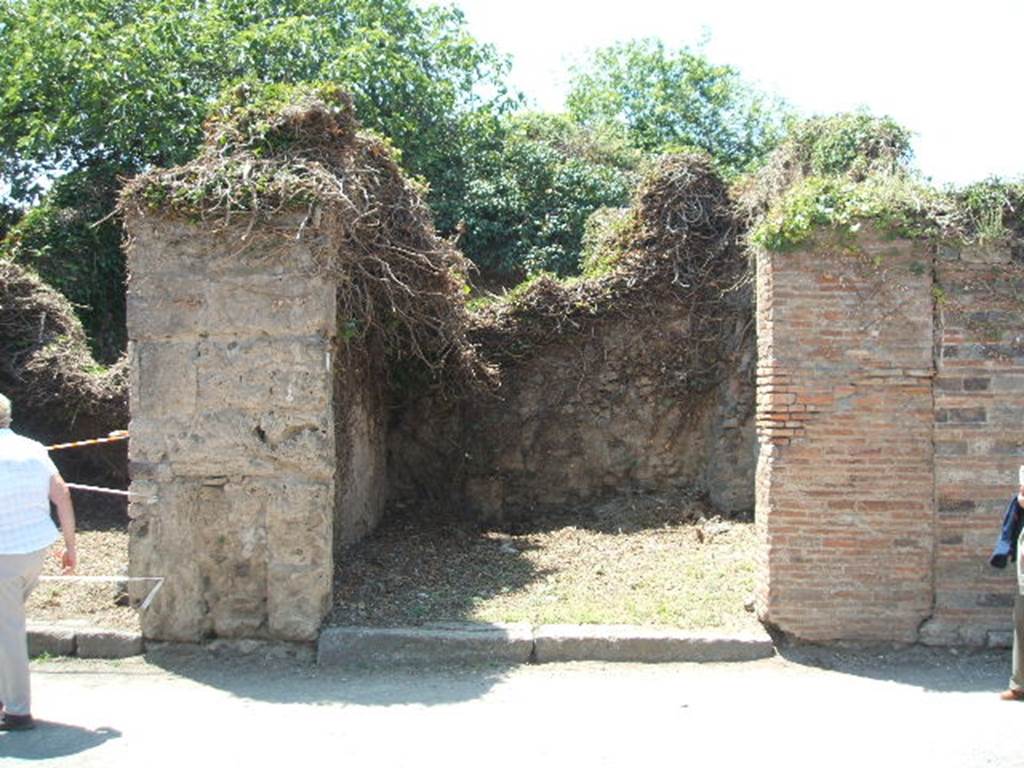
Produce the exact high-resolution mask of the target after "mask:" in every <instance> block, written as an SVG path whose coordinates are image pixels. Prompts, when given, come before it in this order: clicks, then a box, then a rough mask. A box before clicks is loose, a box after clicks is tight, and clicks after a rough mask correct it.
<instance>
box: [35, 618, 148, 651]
mask: <svg viewBox="0 0 1024 768" xmlns="http://www.w3.org/2000/svg"><path fill="white" fill-rule="evenodd" d="M27 634H28V655H29V656H42V655H43V654H47V655H49V656H78V657H79V658H82V659H124V658H127V657H129V656H138V655H139V654H141V653H142V652H143V651H144V650H145V642H144V641H143V639H142V635H141V634H139V633H138V632H126V631H124V630H119V629H100V628H98V627H62V626H53V625H46V624H29V625H28V632H27Z"/></svg>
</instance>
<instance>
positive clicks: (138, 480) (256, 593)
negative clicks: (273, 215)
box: [128, 215, 383, 640]
mask: <svg viewBox="0 0 1024 768" xmlns="http://www.w3.org/2000/svg"><path fill="white" fill-rule="evenodd" d="M298 224H299V222H298V221H281V222H277V223H276V226H277V228H278V229H280V231H284V232H289V233H290V236H289V237H287V238H286V237H282V236H280V235H278V234H275V227H274V226H268V227H267V228H266V229H265V231H262V232H261V231H256V232H253V231H245V230H242V229H235V228H229V229H227V230H220V231H218V230H217V229H216V228H213V227H204V226H200V225H192V224H188V223H185V222H183V221H181V220H179V219H163V218H159V217H156V216H145V217H143V216H141V215H136V216H133V217H131V218H130V220H129V222H128V228H129V232H130V233H131V236H132V242H131V245H130V247H129V270H130V274H131V278H130V283H129V288H128V332H129V339H130V344H129V348H130V356H131V370H132V382H131V393H130V399H131V414H132V418H131V435H132V439H131V447H130V462H131V475H132V485H131V488H132V491H133V492H134V493H136V494H138V495H139V498H138V499H137V500H135V501H133V503H132V505H131V510H130V514H131V517H132V522H131V526H130V555H131V570H132V572H133V573H134V574H137V575H147V576H152V575H158V576H164V577H165V578H166V581H165V584H164V586H163V589H162V590H161V592H160V593H159V595H158V597H157V599H156V601H155V602H154V603H153V605H152V606H151V607H150V608H149V609H148V610H147V611H145V612H144V613H143V614H142V620H143V629H144V631H145V633H146V635H147V636H149V637H153V638H160V639H170V640H197V639H200V638H202V637H206V636H222V637H232V636H246V637H260V636H269V637H276V638H284V639H292V640H308V639H310V638H313V637H315V636H316V634H317V632H318V630H319V625H320V621H321V620H322V618H323V616H324V614H325V612H326V611H327V609H328V608H329V605H330V599H331V583H332V576H333V557H332V542H333V540H334V535H335V531H338V532H339V533H338V536H339V538H341V539H345V538H347V537H349V536H351V535H353V532H354V531H357V530H360V529H362V528H365V527H366V526H367V525H370V524H371V523H372V521H373V519H374V517H375V515H376V514H377V505H378V504H379V499H378V498H377V497H378V496H379V495H380V493H379V490H378V489H379V487H380V484H381V483H382V482H383V480H382V478H383V466H382V463H378V461H379V459H377V458H375V457H376V456H378V455H379V454H380V452H381V449H378V448H375V447H374V445H373V444H372V443H373V441H374V440H375V439H376V438H377V434H378V433H377V432H375V430H374V427H373V424H375V423H377V422H379V421H381V420H382V418H383V417H382V414H381V413H380V411H381V410H382V409H381V406H380V403H379V402H378V401H377V400H376V399H375V396H374V395H373V394H372V393H370V392H367V391H364V385H365V383H366V379H367V376H366V374H365V373H361V372H360V371H359V370H358V369H357V368H355V367H348V364H347V362H346V361H345V360H344V359H339V358H342V357H343V356H341V355H338V354H337V350H336V338H335V328H336V324H337V318H336V307H335V305H336V300H335V299H336V296H335V294H336V290H335V287H334V285H333V283H331V282H329V281H327V280H324V279H320V278H317V277H313V276H312V273H313V270H312V266H313V258H314V257H313V252H312V246H313V245H314V244H315V245H316V246H318V247H324V243H323V242H314V236H313V235H310V236H308V237H305V238H302V239H296V238H295V236H294V233H295V232H297V231H299V228H298ZM316 237H324V235H323V234H318V235H316ZM339 382H340V383H339ZM336 421H337V424H336ZM381 445H383V441H381ZM339 446H343V447H344V451H342V450H341V449H340V448H339ZM340 453H344V455H343V456H340V457H339V454H340ZM339 461H340V465H339ZM356 465H358V471H352V470H353V469H354V468H355V466H356ZM363 473H365V475H364V479H363V481H362V482H363V485H362V486H361V487H360V488H353V487H351V486H350V485H346V483H348V482H349V479H350V477H351V476H352V475H353V474H356V475H359V474H363ZM336 484H340V486H344V487H343V488H342V490H338V488H339V485H336ZM145 497H151V498H152V499H153V502H152V503H146V502H145V501H144V500H143V499H144V498H145ZM339 501H340V502H342V504H343V505H345V506H338V507H337V510H336V505H337V504H338V502H339ZM336 514H337V515H338V516H339V517H340V519H339V520H337V521H336V520H335V515H336Z"/></svg>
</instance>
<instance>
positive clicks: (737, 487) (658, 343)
mask: <svg viewBox="0 0 1024 768" xmlns="http://www.w3.org/2000/svg"><path fill="white" fill-rule="evenodd" d="M745 298H747V299H748V300H749V295H747V296H746V297H745ZM747 306H749V304H748V305H747ZM687 312H688V310H687V307H686V306H685V305H682V304H679V303H675V304H673V303H672V302H666V303H664V304H660V305H658V306H657V307H656V308H654V309H653V310H650V311H648V312H645V313H643V314H641V315H635V316H622V315H618V314H614V315H610V316H608V317H605V318H603V319H601V320H600V321H598V322H594V323H591V324H589V325H588V326H587V327H586V328H585V330H584V332H581V333H578V334H571V335H567V336H565V337H564V338H562V339H560V340H558V341H556V342H553V343H550V344H548V345H545V346H543V347H541V348H539V349H535V350H531V352H530V353H529V354H528V355H526V356H525V357H524V359H521V360H519V361H517V362H516V363H515V364H512V365H508V366H507V367H506V369H505V370H504V371H503V375H502V381H503V384H502V387H501V389H500V390H499V391H498V392H497V393H496V394H493V393H484V394H477V395H475V396H471V397H469V398H467V399H465V400H464V401H463V402H461V403H459V404H445V403H443V402H439V401H438V400H437V399H430V400H426V401H422V402H420V403H418V404H416V405H415V406H414V407H412V408H410V409H409V410H408V411H407V412H405V413H404V414H403V415H402V416H401V417H400V419H399V421H398V423H397V424H396V427H395V429H394V430H393V432H392V434H391V439H390V451H391V462H390V466H389V473H390V485H391V490H392V492H393V493H394V495H395V496H396V497H398V498H399V499H405V500H409V501H410V502H413V501H415V500H422V499H432V500H433V501H434V502H439V503H440V504H442V505H443V506H449V507H453V508H457V509H459V510H460V511H465V512H466V513H467V514H469V515H471V516H473V517H476V518H480V519H491V520H493V519H500V518H502V517H507V516H513V517H514V516H521V515H524V514H529V513H530V512H534V511H543V510H545V509H552V508H559V507H566V506H572V505H576V504H582V503H586V502H589V501H593V500H596V499H600V498H602V497H608V496H612V495H615V494H620V493H623V492H625V491H636V492H671V491H673V490H676V489H681V488H693V487H697V488H701V489H703V490H705V491H707V492H708V493H709V495H710V497H711V500H712V502H713V503H714V504H715V505H716V506H717V507H718V508H719V509H722V510H723V511H727V512H735V511H748V510H751V509H752V508H753V501H754V500H753V472H754V466H755V463H756V457H757V446H756V436H755V433H754V419H753V417H754V408H753V399H754V398H753V367H754V362H755V349H754V343H753V342H754V339H753V334H752V333H751V327H750V315H749V313H748V312H743V311H737V312H736V314H735V326H734V328H733V335H732V337H731V338H730V339H728V340H727V342H726V343H725V344H723V347H724V351H723V355H725V356H726V357H727V358H728V363H727V364H725V365H724V366H723V367H724V368H725V369H726V370H727V371H728V373H727V375H726V377H725V379H724V380H723V381H722V382H721V383H720V384H718V385H717V386H715V387H713V388H712V389H711V390H709V391H707V392H703V393H699V394H693V393H689V392H686V391H685V389H684V388H682V387H680V386H679V384H680V382H678V381H673V380H671V379H670V374H667V373H666V371H665V370H663V368H662V367H661V366H662V365H663V361H666V360H669V361H670V360H672V359H673V358H674V357H675V356H677V355H678V350H679V349H681V348H682V347H683V346H685V345H686V344H687V343H689V340H688V330H689V325H688V318H687ZM481 352H482V353H483V355H484V356H485V357H486V355H487V346H486V345H482V346H481ZM439 481H441V482H439Z"/></svg>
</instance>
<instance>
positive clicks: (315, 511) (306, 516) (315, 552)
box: [266, 479, 334, 572]
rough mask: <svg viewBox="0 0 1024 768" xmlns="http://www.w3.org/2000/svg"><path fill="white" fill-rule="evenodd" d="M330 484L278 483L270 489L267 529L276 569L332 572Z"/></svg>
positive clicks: (291, 480) (288, 480)
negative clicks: (302, 567) (291, 567)
mask: <svg viewBox="0 0 1024 768" xmlns="http://www.w3.org/2000/svg"><path fill="white" fill-rule="evenodd" d="M333 501H334V498H333V488H332V486H331V484H330V483H327V482H324V483H310V482H306V481H304V480H302V479H281V480H279V481H277V482H275V483H274V484H273V486H272V488H271V489H270V495H269V497H268V499H267V510H266V526H267V541H268V548H269V552H270V561H271V562H272V563H273V564H274V565H275V566H316V567H318V568H323V569H325V570H326V571H328V572H329V571H330V570H331V517H332V514H331V513H332V508H333Z"/></svg>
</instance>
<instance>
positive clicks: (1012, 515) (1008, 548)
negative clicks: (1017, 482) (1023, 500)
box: [989, 486, 1024, 568]
mask: <svg viewBox="0 0 1024 768" xmlns="http://www.w3.org/2000/svg"><path fill="white" fill-rule="evenodd" d="M1017 493H1018V495H1017V496H1014V497H1013V498H1012V499H1010V503H1009V504H1008V505H1007V507H1006V513H1005V514H1004V515H1003V525H1002V528H1001V529H1000V531H999V538H998V539H997V540H996V547H995V549H994V550H993V551H992V557H991V558H989V564H990V565H991V566H992V567H994V568H1005V567H1006V563H1007V562H1008V561H1009V560H1011V559H1013V558H1014V556H1015V555H1016V549H1017V540H1016V539H1015V538H1014V536H1013V534H1014V532H1015V531H1016V530H1017V528H1016V526H1017V523H1018V520H1017V516H1018V515H1019V514H1020V502H1019V501H1018V497H1019V496H1020V495H1021V494H1022V493H1024V486H1022V487H1021V489H1019V490H1018V492H1017Z"/></svg>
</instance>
